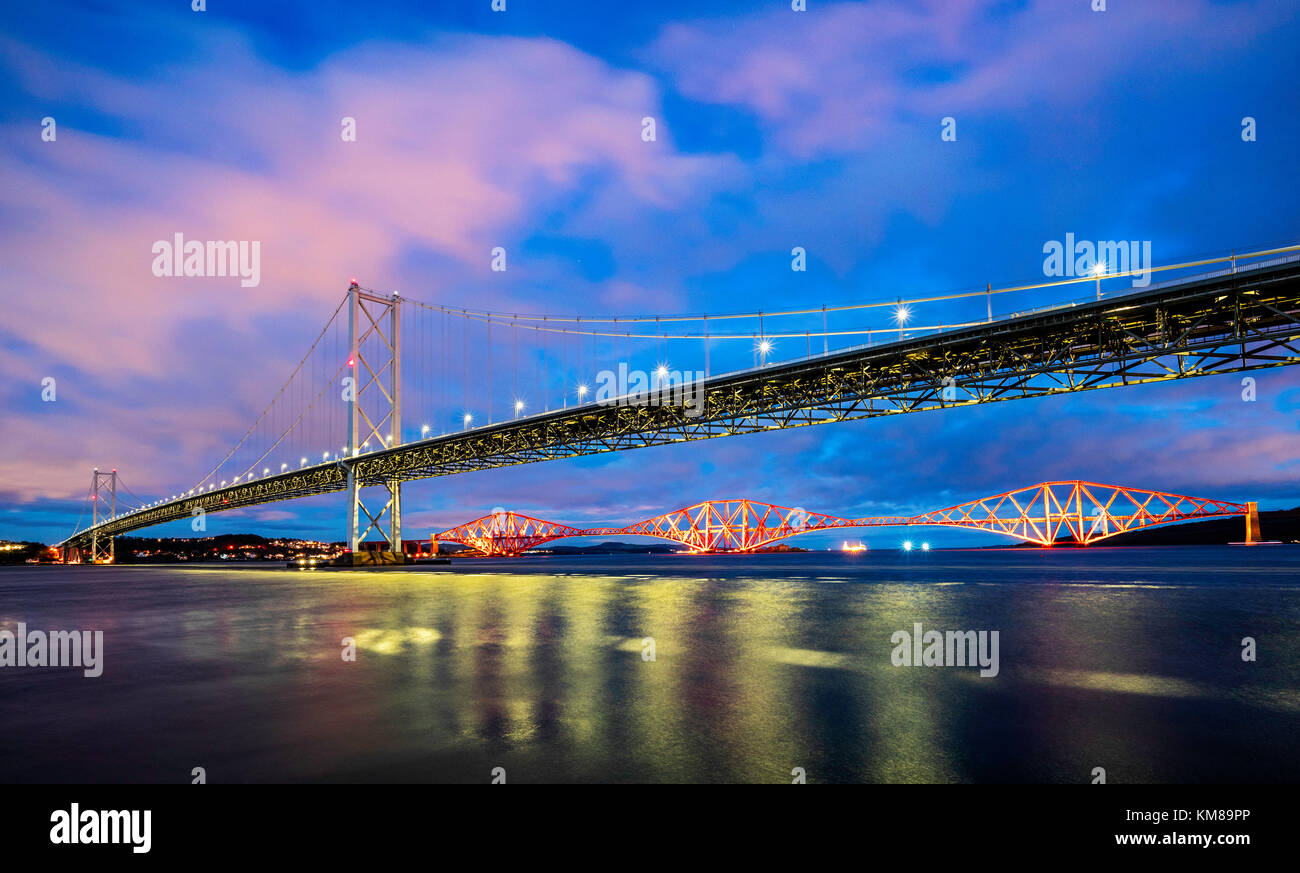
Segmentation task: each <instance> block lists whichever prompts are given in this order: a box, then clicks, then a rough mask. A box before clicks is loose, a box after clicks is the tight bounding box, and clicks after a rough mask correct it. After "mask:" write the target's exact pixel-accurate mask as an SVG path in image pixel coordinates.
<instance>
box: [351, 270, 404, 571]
mask: <svg viewBox="0 0 1300 873" xmlns="http://www.w3.org/2000/svg"><path fill="white" fill-rule="evenodd" d="M348 332H349V341H350V344H351V355H350V356H349V358H348V374H349V376H350V377H351V380H352V381H351V383H350V385H349V386H348V388H349V389H350V390H349V391H348V392H347V393H346V394H345V397H346V398H347V403H348V416H347V417H348V448H347V454H348V457H347V458H346V459H345V460H344V461H342V463H343V465H344V466H345V467H346V468H347V474H348V484H347V490H348V548H349V549H350V550H351V551H352V552H353V554H356V553H357V552H358V550H359V549H360V546H361V543H362V542H363V541H364V540H365V538H366V536H367V535H368V534H369V533H370V532H371V531H372V530H379V532H380V533H381V534H386V537H387V539H388V548H389V550H390V551H392V552H400V551H401V550H402V481H401V479H400V478H398V477H396V476H393V477H391V478H389V479H388V480H387V481H386V482H384V483H383V487H384V489H385V490H386V491H387V492H388V493H387V501H386V502H385V504H384V506H383V507H382V508H380V509H379V511H378V512H374V513H372V512H371V511H370V510H369V509H368V508H367V507H366V505H365V503H364V502H363V501H362V499H361V489H362V487H363V483H362V482H361V481H360V480H359V479H358V477H357V465H358V463H359V461H358V459H359V458H360V457H361V455H362V454H363V453H364V452H366V451H369V450H370V448H371V446H372V445H373V446H374V447H375V448H383V447H385V446H389V447H391V446H397V445H401V443H402V322H401V297H400V296H399V295H397V294H393V295H392V296H391V297H380V296H377V295H375V294H370V293H368V292H366V291H363V290H362V289H361V287H360V286H359V285H358V284H357V283H356V280H353V281H352V283H351V284H350V285H349V286H348ZM363 380H364V384H363ZM367 391H369V392H370V393H369V394H368V395H367V393H366V392H367ZM372 441H373V443H372ZM370 484H374V483H370ZM362 513H365V516H366V520H367V523H366V526H365V529H364V530H363V529H361V525H360V521H361V514H362ZM385 518H386V520H387V528H388V529H387V531H386V532H385V530H384V522H385Z"/></svg>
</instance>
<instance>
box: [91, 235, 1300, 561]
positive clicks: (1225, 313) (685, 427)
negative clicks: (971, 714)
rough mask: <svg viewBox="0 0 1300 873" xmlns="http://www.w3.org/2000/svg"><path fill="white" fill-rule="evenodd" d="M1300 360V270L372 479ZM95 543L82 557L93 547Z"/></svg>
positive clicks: (508, 442) (528, 435)
mask: <svg viewBox="0 0 1300 873" xmlns="http://www.w3.org/2000/svg"><path fill="white" fill-rule="evenodd" d="M1296 363H1300V259H1297V258H1295V257H1291V258H1285V259H1279V261H1276V262H1269V263H1267V264H1263V265H1259V266H1255V267H1252V268H1249V269H1246V268H1243V269H1241V270H1239V271H1238V272H1236V273H1233V272H1219V273H1215V274H1210V275H1207V276H1198V277H1193V278H1190V279H1186V280H1181V281H1175V282H1168V283H1164V284H1162V285H1160V286H1156V287H1150V288H1146V289H1143V290H1140V291H1135V292H1133V293H1129V294H1125V295H1122V296H1115V297H1110V298H1107V299H1104V300H1101V301H1093V302H1084V303H1074V304H1064V305H1057V306H1052V307H1048V308H1047V309H1044V310H1040V311H1035V312H1030V313H1025V314H1021V315H1016V316H1012V317H1008V318H1003V319H1000V320H995V321H992V322H990V323H988V324H982V325H979V326H975V327H966V328H961V329H956V330H950V331H944V332H942V333H934V334H929V335H925V336H920V337H915V338H908V339H904V340H902V341H897V342H892V343H888V344H884V345H878V346H874V347H859V348H855V349H848V350H838V351H835V352H832V353H829V354H826V355H820V356H814V357H810V358H804V359H801V360H797V361H792V362H783V363H777V364H771V365H768V366H766V367H761V368H757V369H751V370H744V371H740V372H736V373H729V374H725V375H719V376H713V377H711V378H709V379H707V380H706V382H705V385H704V391H703V395H704V401H703V409H702V410H698V413H699V414H696V413H697V410H696V409H692V408H689V407H687V406H686V405H685V404H684V403H682V402H670V403H665V404H659V405H655V404H646V405H635V404H630V403H625V402H623V401H626V400H627V398H622V399H621V402H615V403H608V404H604V405H602V404H597V403H590V404H587V405H585V406H578V407H572V408H569V409H565V410H556V411H553V412H549V413H543V414H538V415H533V416H529V417H526V418H523V419H520V420H517V421H509V422H502V423H500V424H495V425H491V426H486V427H479V428H475V429H472V430H469V431H467V432H463V433H456V434H449V435H446V436H440V437H433V438H430V439H427V440H422V441H418V442H412V443H407V444H405V445H401V446H394V447H392V448H388V449H384V450H382V451H375V452H370V453H367V454H364V455H361V456H360V457H358V458H356V459H354V460H353V461H351V462H350V463H352V464H354V465H355V468H356V471H357V476H358V478H359V480H360V481H362V482H363V483H365V484H368V485H379V484H383V483H385V482H387V481H390V480H393V479H397V480H410V479H420V478H427V477H432V476H445V475H451V474H455V473H464V472H469V471H472V470H481V469H487V468H493V467H504V466H510V465H514V464H524V463H531V462H535V461H545V460H553V459H559V458H569V457H574V456H578V455H589V454H598V453H602V452H612V451H621V450H625V449H632V448H639V447H642V446H651V445H662V444H667V443H676V442H687V441H692V440H701V439H712V438H715V437H721V436H731V435H736V434H743V433H754V432H758V431H766V430H775V429H782V428H792V427H803V426H807V425H813V424H821V423H826V422H832V421H851V420H855V419H864V418H874V417H877V416H882V415H897V414H904V413H910V412H920V411H923V410H928V409H942V408H948V407H954V406H964V405H969V404H974V403H992V402H997V401H1003V400H1012V399H1023V398H1029V397H1042V396H1047V395H1052V394H1059V393H1065V392H1072V391H1086V390H1093V389H1098V388H1110V387H1119V386H1125V385H1137V384H1142V383H1146V382H1154V381H1163V380H1169V379H1183V378H1190V377H1195V376H1206V375H1212V374H1216V373H1233V372H1244V371H1248V370H1255V369H1260V368H1265V367H1278V366H1285V365H1289V364H1296ZM345 463H348V462H330V463H325V464H317V465H314V466H309V467H305V468H303V469H300V470H291V471H288V472H285V473H283V474H280V475H270V476H267V477H265V478H263V479H257V480H254V481H246V482H243V483H240V484H238V485H230V486H227V487H224V488H221V489H214V490H211V491H204V492H202V493H195V494H193V495H190V494H187V495H185V496H183V497H181V498H180V499H177V500H174V501H169V502H167V503H163V504H159V505H156V506H152V507H147V508H145V509H142V510H139V511H136V512H133V513H129V514H127V515H122V516H119V517H117V518H115V519H111V520H109V521H106V522H103V523H101V524H100V526H99V528H98V533H99V534H100V535H115V534H121V533H126V532H128V531H132V530H136V529H139V528H143V527H149V526H151V525H155V524H161V523H164V522H167V521H173V520H176V519H183V518H188V517H190V516H191V515H192V514H193V513H194V511H195V510H197V509H202V510H203V511H204V512H220V511H223V510H227V509H234V508H238V507H243V506H254V505H257V504H262V503H270V502H275V501H281V500H288V499H293V498H297V497H306V496H309V495H313V494H325V493H329V492H332V491H341V490H343V489H344V487H345V486H346V482H347V476H346V470H345V467H344V464H345ZM90 534H91V530H90V529H87V530H84V531H80V532H78V533H77V534H75V535H74V536H73V537H71V538H70V539H69V540H68V541H67V544H72V545H79V544H81V543H84V542H87V541H88V540H89V538H90Z"/></svg>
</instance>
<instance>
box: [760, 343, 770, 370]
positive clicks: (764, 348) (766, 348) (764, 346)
mask: <svg viewBox="0 0 1300 873" xmlns="http://www.w3.org/2000/svg"><path fill="white" fill-rule="evenodd" d="M770 351H772V341H771V340H769V339H767V338H764V339H761V340H759V343H758V361H759V366H762V367H766V366H767V353H768V352H770Z"/></svg>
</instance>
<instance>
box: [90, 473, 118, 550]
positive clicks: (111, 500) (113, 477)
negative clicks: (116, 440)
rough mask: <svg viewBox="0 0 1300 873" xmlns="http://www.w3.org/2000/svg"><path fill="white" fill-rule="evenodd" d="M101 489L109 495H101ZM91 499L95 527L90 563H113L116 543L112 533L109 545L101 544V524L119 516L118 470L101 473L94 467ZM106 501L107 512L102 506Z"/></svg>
mask: <svg viewBox="0 0 1300 873" xmlns="http://www.w3.org/2000/svg"><path fill="white" fill-rule="evenodd" d="M101 491H107V492H108V497H106V498H105V497H102V496H100V492H101ZM90 501H91V510H90V512H91V515H90V523H91V525H92V526H93V528H94V529H93V532H92V533H91V535H90V563H92V564H111V563H113V561H114V559H115V558H116V557H117V554H116V544H115V542H114V540H113V537H112V536H111V535H110V536H109V537H108V538H107V539H108V545H107V546H102V547H101V546H100V544H99V524H100V522H101V521H107V520H109V519H112V518H115V517H116V516H117V470H114V471H113V472H112V473H101V472H99V468H98V467H96V468H95V469H94V471H93V472H92V473H91V474H90ZM104 502H107V503H108V512H107V513H105V512H104V511H103V509H102V508H101V507H102V506H103V503H104Z"/></svg>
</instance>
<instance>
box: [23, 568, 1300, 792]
mask: <svg viewBox="0 0 1300 873" xmlns="http://www.w3.org/2000/svg"><path fill="white" fill-rule="evenodd" d="M19 621H23V622H26V623H27V625H28V627H29V628H41V629H46V630H48V629H56V628H57V629H73V628H78V629H98V630H102V631H104V638H105V639H104V644H105V649H106V653H105V659H104V664H105V667H104V674H103V676H102V677H101V678H99V679H87V678H83V676H82V673H81V671H80V670H71V669H69V670H61V669H49V668H46V669H37V668H0V782H28V781H36V782H57V781H71V782H188V781H189V780H190V771H191V769H192V768H194V767H203V768H205V770H206V772H207V778H208V781H210V782H252V781H401V782H408V781H409V782H425V781H443V782H487V781H489V780H490V778H491V771H492V769H493V768H494V767H504V768H505V770H506V773H507V779H508V781H510V782H519V783H523V782H540V781H684V782H728V781H745V782H783V781H785V782H788V781H790V779H791V775H790V774H791V771H792V769H793V768H796V767H802V768H804V770H805V771H806V773H807V777H808V780H809V781H810V782H861V781H865V782H990V781H991V782H1008V781H1032V782H1043V781H1046V782H1088V781H1090V780H1091V772H1092V769H1093V768H1094V767H1104V768H1105V769H1106V772H1107V778H1108V781H1110V782H1256V781H1288V782H1296V781H1300V547H1286V546H1272V547H1255V548H1240V547H1238V548H1232V547H1205V548H1165V549H1104V548H1092V549H1088V550H1056V551H1050V552H1045V551H1038V550H971V551H935V552H929V553H924V554H923V553H915V552H914V553H911V554H904V553H901V552H888V553H886V552H868V553H865V554H860V555H844V554H840V553H807V554H792V555H766V556H727V557H705V556H660V557H651V556H630V557H616V558H607V557H575V558H559V557H531V558H524V559H517V560H512V561H486V560H480V561H473V560H463V561H459V562H457V563H456V564H455V565H454V566H453V567H452V568H451V569H450V570H429V571H417V572H388V573H373V572H371V573H366V572H296V571H289V570H281V569H274V568H268V567H266V566H261V565H239V566H220V565H217V566H181V567H129V566H118V567H16V568H5V569H0V626H3V627H4V628H6V629H9V630H15V629H16V625H17V623H18V622H19ZM915 622H920V623H921V624H922V625H923V627H924V628H925V629H927V630H928V629H937V630H967V629H971V630H997V631H998V632H999V638H1000V648H999V656H1000V672H999V674H998V675H997V676H996V677H993V678H980V677H979V676H978V674H977V672H976V671H975V670H972V669H964V668H938V667H931V668H926V667H910V668H908V667H895V666H893V665H892V664H891V662H890V653H891V651H892V649H893V645H892V644H891V643H890V636H891V634H893V633H894V632H895V631H897V630H900V629H906V630H909V631H910V630H911V629H912V626H913V624H914V623H915ZM345 636H350V637H353V638H354V639H355V640H356V643H357V647H358V657H357V660H356V662H355V663H346V662H344V661H343V660H342V658H341V657H340V652H341V650H342V648H341V640H342V638H343V637H345ZM1247 636H1250V637H1254V638H1255V639H1256V640H1257V641H1258V660H1257V661H1256V662H1254V663H1247V662H1244V661H1243V660H1242V658H1241V640H1242V638H1243V637H1247ZM647 638H650V639H653V644H654V660H646V658H645V657H644V653H645V652H646V640H647Z"/></svg>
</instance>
